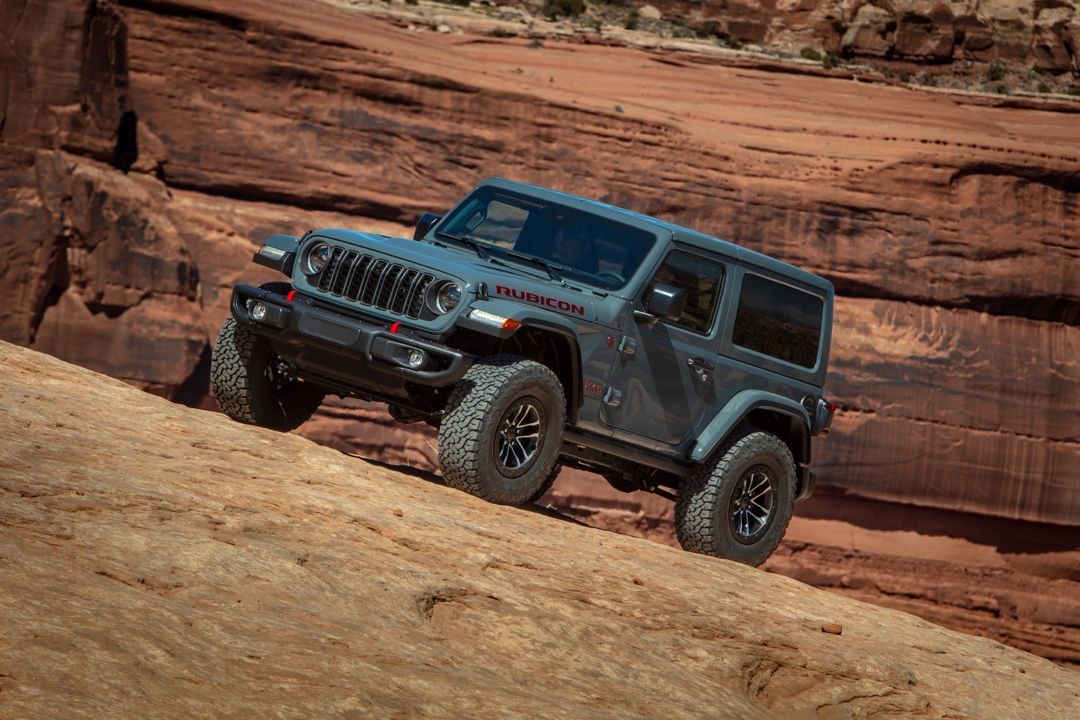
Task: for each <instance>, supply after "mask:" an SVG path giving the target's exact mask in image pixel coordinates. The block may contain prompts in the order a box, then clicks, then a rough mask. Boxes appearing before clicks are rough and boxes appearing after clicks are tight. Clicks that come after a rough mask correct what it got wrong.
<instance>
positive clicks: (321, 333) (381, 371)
mask: <svg viewBox="0 0 1080 720" xmlns="http://www.w3.org/2000/svg"><path fill="white" fill-rule="evenodd" d="M256 303H261V304H262V305H263V306H264V310H263V312H262V316H261V317H260V318H259V319H256V318H255V317H254V315H253V314H252V312H251V310H250V309H249V306H250V307H254V306H255V304H256ZM232 315H233V317H234V318H235V319H236V321H237V322H238V323H241V324H243V325H246V326H248V327H250V328H251V329H253V330H254V331H255V332H257V333H258V334H259V335H262V336H264V337H266V338H268V339H269V340H270V341H271V344H272V346H273V347H274V350H275V352H277V353H278V354H279V355H281V356H283V357H284V358H286V359H287V360H289V361H290V362H292V363H293V364H295V365H296V366H297V368H298V369H299V370H300V372H301V374H302V375H303V374H304V371H305V370H307V371H310V372H312V373H313V374H315V375H317V376H319V377H330V378H332V379H334V380H335V381H336V382H340V383H342V384H345V385H348V386H355V387H358V388H363V389H369V390H373V391H377V392H384V393H390V394H395V393H394V389H395V388H393V387H384V386H385V385H387V384H392V385H398V386H399V385H400V384H401V383H402V382H404V381H408V382H411V383H416V384H418V385H426V386H430V387H444V386H447V385H453V384H454V383H456V382H457V381H458V380H460V379H461V378H462V376H464V375H465V371H466V370H468V369H469V366H470V365H471V364H472V357H471V356H469V355H466V354H465V353H462V352H459V351H457V350H454V349H453V348H448V347H446V346H445V345H439V344H437V343H432V342H429V341H427V340H423V339H421V338H418V337H415V336H413V335H411V334H409V333H408V331H401V332H398V331H396V328H395V329H394V331H392V330H391V327H393V326H387V325H381V324H378V323H376V322H372V321H367V320H361V319H359V318H356V317H352V316H349V315H343V314H340V313H336V312H333V311H331V310H327V309H324V308H321V307H318V306H316V305H314V304H312V303H311V302H310V301H309V300H308V299H307V298H303V297H297V298H295V299H294V300H293V301H289V300H288V299H286V297H285V296H284V295H278V294H277V293H273V292H270V291H268V290H264V289H262V288H257V287H252V286H250V285H237V286H236V287H234V288H233V293H232ZM395 325H396V323H395ZM417 352H419V353H421V354H422V356H423V363H422V364H421V365H420V366H419V367H413V366H411V365H410V363H409V359H410V357H413V358H415V353H417ZM387 381H390V382H389V383H387Z"/></svg>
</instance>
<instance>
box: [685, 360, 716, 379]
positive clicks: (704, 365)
mask: <svg viewBox="0 0 1080 720" xmlns="http://www.w3.org/2000/svg"><path fill="white" fill-rule="evenodd" d="M686 364H687V365H689V366H690V369H691V370H693V371H694V372H695V373H697V376H698V378H699V379H700V380H701V382H708V380H709V375H711V374H712V371H713V370H715V369H716V366H715V365H713V364H712V363H711V362H709V361H708V360H706V359H705V358H699V357H692V358H687V359H686Z"/></svg>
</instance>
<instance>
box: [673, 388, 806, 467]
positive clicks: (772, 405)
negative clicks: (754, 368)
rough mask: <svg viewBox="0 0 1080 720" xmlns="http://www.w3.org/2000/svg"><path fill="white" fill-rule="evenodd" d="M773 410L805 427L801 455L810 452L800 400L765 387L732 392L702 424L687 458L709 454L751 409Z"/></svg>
mask: <svg viewBox="0 0 1080 720" xmlns="http://www.w3.org/2000/svg"><path fill="white" fill-rule="evenodd" d="M759 409H760V410H772V411H774V412H778V413H782V414H784V415H788V416H790V417H792V418H795V419H796V420H798V421H799V422H800V423H801V424H802V425H803V427H804V429H805V430H806V432H805V433H804V434H803V453H802V456H803V457H804V458H809V456H810V415H809V413H807V412H806V408H804V407H803V406H802V405H800V404H799V403H797V402H795V401H794V400H792V399H791V398H786V397H783V396H782V395H777V394H775V393H770V392H766V391H764V390H743V391H741V392H738V393H735V396H734V397H732V398H731V400H729V401H728V404H727V405H725V406H724V409H723V410H721V411H720V412H719V413H717V414H716V416H715V417H714V418H713V419H712V420H711V421H710V422H709V424H708V425H706V426H705V429H704V430H702V431H701V432H700V433H699V434H698V437H697V440H696V441H695V442H694V445H693V447H692V448H690V452H689V454H688V455H689V459H690V460H691V461H693V462H695V463H702V462H705V460H707V459H708V457H709V456H710V455H712V453H713V451H715V450H716V448H718V447H719V446H720V444H721V443H722V442H724V438H726V437H727V436H728V434H729V433H730V432H731V431H732V430H734V429H735V428H736V427H738V425H739V423H741V422H742V421H743V420H745V419H746V416H747V415H749V414H750V413H751V412H753V411H754V410H759Z"/></svg>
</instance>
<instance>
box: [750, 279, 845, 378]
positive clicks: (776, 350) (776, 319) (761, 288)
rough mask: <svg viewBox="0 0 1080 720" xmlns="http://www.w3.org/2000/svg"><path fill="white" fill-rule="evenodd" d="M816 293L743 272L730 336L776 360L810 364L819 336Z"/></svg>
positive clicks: (819, 307) (819, 302)
mask: <svg viewBox="0 0 1080 720" xmlns="http://www.w3.org/2000/svg"><path fill="white" fill-rule="evenodd" d="M823 308H824V302H823V301H822V299H821V298H820V297H817V296H816V295H811V294H810V293H808V292H803V291H802V290H796V289H795V288H793V287H790V286H788V285H783V284H781V283H778V282H774V281H772V280H769V279H767V278H763V277H761V276H760V275H751V274H750V273H747V274H746V275H745V276H743V282H742V291H741V293H740V294H739V310H738V313H737V314H736V316H735V327H734V328H733V329H732V332H731V340H732V342H734V343H735V344H736V345H739V346H741V347H744V348H747V349H748V350H753V351H755V352H759V353H762V354H764V355H771V356H772V357H774V358H777V359H778V360H783V361H785V362H789V363H792V364H794V365H799V366H802V367H804V368H812V367H814V365H815V364H817V356H818V343H819V342H820V339H821V314H822V310H823Z"/></svg>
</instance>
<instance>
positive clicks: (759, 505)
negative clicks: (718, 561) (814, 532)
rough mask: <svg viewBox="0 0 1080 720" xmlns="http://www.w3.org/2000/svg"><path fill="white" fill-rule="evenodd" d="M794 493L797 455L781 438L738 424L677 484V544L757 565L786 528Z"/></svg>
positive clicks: (768, 554)
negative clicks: (705, 461)
mask: <svg viewBox="0 0 1080 720" xmlns="http://www.w3.org/2000/svg"><path fill="white" fill-rule="evenodd" d="M794 494H795V460H794V458H793V457H792V455H791V450H790V449H789V448H788V446H787V445H786V444H785V443H784V441H783V440H781V439H780V438H778V437H776V436H775V435H773V434H772V433H768V432H765V431H763V430H757V429H755V428H749V427H747V428H742V429H740V430H737V431H736V432H735V433H734V434H733V435H732V436H731V438H729V439H728V440H727V442H725V443H724V445H723V446H722V447H721V448H720V449H719V450H718V451H717V452H716V453H715V454H714V455H713V458H712V459H711V460H710V461H709V462H707V463H705V464H704V465H702V466H701V468H699V469H698V470H697V471H696V472H694V473H693V474H691V475H690V476H689V477H687V478H686V479H684V480H683V481H682V484H681V485H680V486H679V490H678V493H677V495H676V500H675V530H676V533H677V534H678V536H679V544H680V545H682V547H683V549H684V550H689V551H690V552H696V553H702V554H704V555H714V556H716V557H723V558H728V559H729V560H736V561H738V562H741V563H745V564H747V565H754V566H757V565H760V564H761V563H763V562H765V560H767V559H768V557H769V556H770V555H772V553H773V551H774V550H776V547H777V545H779V544H780V539H781V538H783V536H784V532H786V530H787V526H788V523H789V522H790V521H791V513H792V509H793V505H794Z"/></svg>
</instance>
